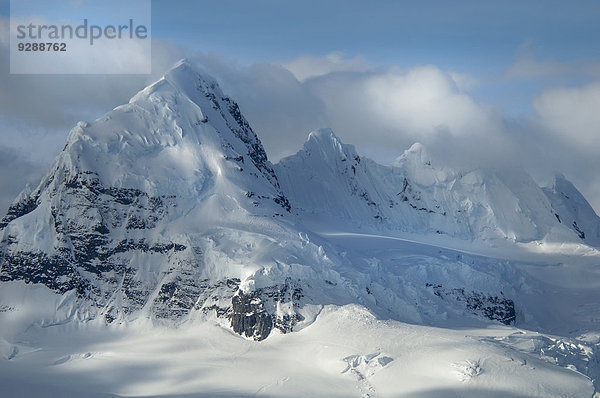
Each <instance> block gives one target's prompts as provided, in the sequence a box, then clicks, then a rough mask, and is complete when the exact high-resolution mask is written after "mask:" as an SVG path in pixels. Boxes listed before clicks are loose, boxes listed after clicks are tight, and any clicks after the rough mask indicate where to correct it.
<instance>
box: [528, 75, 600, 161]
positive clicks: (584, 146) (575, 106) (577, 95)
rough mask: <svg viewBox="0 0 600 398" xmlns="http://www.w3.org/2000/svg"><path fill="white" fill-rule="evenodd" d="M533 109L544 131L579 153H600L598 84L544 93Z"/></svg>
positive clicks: (599, 88) (599, 94)
mask: <svg viewBox="0 0 600 398" xmlns="http://www.w3.org/2000/svg"><path fill="white" fill-rule="evenodd" d="M533 106H534V109H535V110H536V112H537V113H538V115H539V118H540V123H541V124H542V125H543V126H544V127H545V128H546V129H547V130H548V131H550V132H552V133H554V134H556V135H557V136H558V137H560V138H561V139H562V140H563V141H564V142H565V143H567V144H569V145H573V146H575V147H576V148H578V149H579V150H581V151H583V152H588V153H589V152H593V153H595V154H596V155H598V154H600V139H599V138H600V127H599V126H600V82H594V83H590V84H588V85H585V86H583V87H560V88H553V89H548V90H544V91H542V92H541V93H540V94H539V95H537V96H536V98H535V99H534V101H533Z"/></svg>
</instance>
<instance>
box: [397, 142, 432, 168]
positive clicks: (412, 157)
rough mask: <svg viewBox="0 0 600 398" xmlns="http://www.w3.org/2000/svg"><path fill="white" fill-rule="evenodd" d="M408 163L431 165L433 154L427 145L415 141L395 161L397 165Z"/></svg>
mask: <svg viewBox="0 0 600 398" xmlns="http://www.w3.org/2000/svg"><path fill="white" fill-rule="evenodd" d="M406 163H411V164H413V165H415V166H423V165H426V166H431V156H430V155H429V151H428V150H427V148H426V147H425V145H423V144H421V143H420V142H415V143H414V144H412V145H411V147H410V148H408V149H407V150H406V151H404V153H403V154H402V155H400V156H399V157H398V158H397V159H396V160H395V161H394V164H396V165H401V164H406Z"/></svg>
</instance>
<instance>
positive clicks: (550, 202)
mask: <svg viewBox="0 0 600 398" xmlns="http://www.w3.org/2000/svg"><path fill="white" fill-rule="evenodd" d="M275 170H276V174H277V176H278V178H279V180H280V183H281V187H282V189H283V190H284V192H285V193H286V195H287V197H288V199H289V200H290V203H291V204H292V206H293V207H294V209H295V210H296V211H298V212H299V213H300V214H301V216H302V217H301V218H302V219H303V220H304V221H305V223H307V224H308V225H311V226H313V227H314V228H317V229H318V228H325V229H327V228H328V227H327V226H328V225H338V224H340V223H342V224H344V225H346V227H347V228H355V229H356V228H358V229H360V230H363V231H369V232H386V233H413V234H420V235H431V234H433V235H435V234H438V235H446V236H448V237H450V238H457V239H461V240H468V241H486V242H487V243H488V244H490V245H497V244H501V243H502V241H509V242H532V241H557V240H558V241H561V242H579V243H584V244H591V245H598V243H599V240H598V237H599V233H598V230H599V228H600V219H599V218H598V216H597V215H596V214H595V213H594V211H593V209H592V208H591V206H590V205H589V203H588V202H587V201H586V200H585V199H584V198H583V195H581V193H579V191H577V189H576V188H575V187H574V186H573V185H572V184H571V183H570V182H568V181H567V180H566V179H564V177H557V179H556V183H555V185H554V187H553V188H549V189H542V188H540V187H539V186H538V185H537V184H536V183H535V181H533V179H532V178H531V177H530V176H529V175H527V174H526V173H525V172H524V171H521V170H511V171H506V170H504V171H493V170H485V169H476V170H472V171H466V172H465V171H460V172H459V171H455V170H452V169H449V168H447V167H443V166H442V165H438V164H436V161H435V159H431V157H430V156H429V154H428V153H427V150H426V148H425V147H424V146H423V145H421V144H419V143H416V144H414V145H413V146H412V147H411V148H410V149H408V150H407V151H405V152H404V154H403V155H402V156H400V157H399V158H398V159H396V161H395V162H394V163H393V164H392V165H391V166H383V165H380V164H377V163H375V162H374V161H372V160H370V159H367V158H364V157H360V156H359V155H358V154H357V152H356V150H355V149H354V147H353V146H352V145H347V144H344V143H342V142H341V140H340V139H339V138H338V137H337V136H336V135H335V134H334V133H333V132H332V131H331V130H329V129H322V130H317V131H314V132H312V133H310V135H309V137H308V140H307V142H306V143H305V144H304V147H303V148H302V149H301V150H300V151H299V152H298V153H297V154H295V155H292V156H290V157H287V158H285V159H282V160H281V161H280V162H279V163H278V164H277V165H276V167H275ZM561 214H562V216H561ZM561 217H562V218H564V219H565V220H564V222H563V219H562V218H561Z"/></svg>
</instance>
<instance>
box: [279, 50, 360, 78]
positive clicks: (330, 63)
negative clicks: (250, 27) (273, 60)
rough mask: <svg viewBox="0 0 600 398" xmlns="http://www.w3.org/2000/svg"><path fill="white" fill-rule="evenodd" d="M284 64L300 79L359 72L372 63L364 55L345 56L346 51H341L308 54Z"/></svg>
mask: <svg viewBox="0 0 600 398" xmlns="http://www.w3.org/2000/svg"><path fill="white" fill-rule="evenodd" d="M282 65H283V67H284V68H286V69H287V70H289V71H290V72H292V73H293V74H294V76H296V78H297V79H298V80H300V81H304V80H306V79H310V78H311V77H317V76H323V75H327V74H329V73H333V72H357V71H365V70H367V69H369V68H370V64H369V63H368V62H367V61H366V60H365V59H364V58H363V57H361V56H356V57H354V58H345V57H344V53H342V52H339V51H335V52H332V53H329V54H327V55H325V56H323V57H318V56H315V55H310V54H306V55H302V56H300V57H298V58H295V59H293V60H291V61H288V62H284V63H283V64H282Z"/></svg>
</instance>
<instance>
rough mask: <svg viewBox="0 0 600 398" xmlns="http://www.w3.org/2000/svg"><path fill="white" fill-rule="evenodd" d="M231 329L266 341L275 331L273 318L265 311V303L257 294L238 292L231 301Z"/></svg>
mask: <svg viewBox="0 0 600 398" xmlns="http://www.w3.org/2000/svg"><path fill="white" fill-rule="evenodd" d="M231 304H232V313H231V327H232V329H233V331H234V332H236V333H238V334H240V335H243V336H246V337H251V338H253V339H254V340H257V341H260V340H264V339H266V338H267V337H268V336H269V333H271V330H272V329H273V317H272V316H271V314H269V313H268V312H267V311H265V309H264V305H263V302H262V300H261V298H260V296H259V295H258V293H257V292H253V293H250V294H244V293H243V292H241V291H240V292H238V294H236V295H235V296H233V299H232V300H231Z"/></svg>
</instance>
